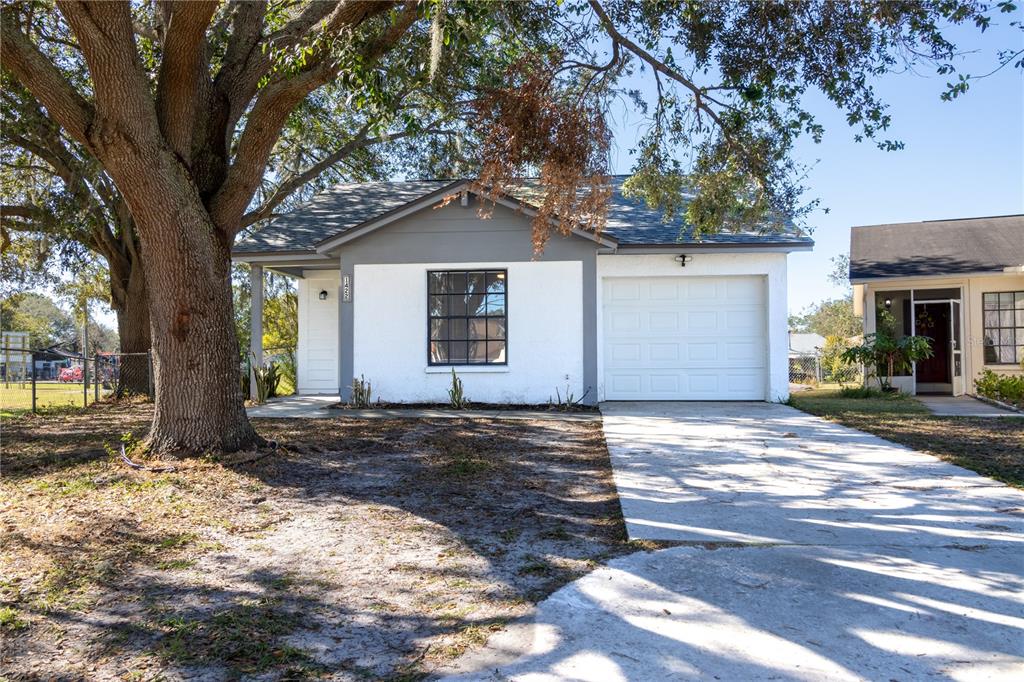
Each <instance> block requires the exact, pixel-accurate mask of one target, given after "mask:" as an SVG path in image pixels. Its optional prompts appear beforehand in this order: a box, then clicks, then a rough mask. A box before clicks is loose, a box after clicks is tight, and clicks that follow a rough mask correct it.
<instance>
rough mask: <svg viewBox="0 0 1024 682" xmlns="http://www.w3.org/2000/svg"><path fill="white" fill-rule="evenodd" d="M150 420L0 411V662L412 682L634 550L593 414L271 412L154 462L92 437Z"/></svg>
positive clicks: (148, 672) (52, 672) (79, 670)
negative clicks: (364, 416) (223, 451)
mask: <svg viewBox="0 0 1024 682" xmlns="http://www.w3.org/2000/svg"><path fill="white" fill-rule="evenodd" d="M149 416H150V415H149V411H148V407H147V406H145V405H133V406H131V407H130V408H129V409H120V410H118V409H114V408H109V407H106V406H104V407H97V408H93V409H90V410H89V411H88V412H85V413H82V414H78V415H60V416H55V417H49V418H33V417H24V418H19V419H15V420H5V422H4V425H3V439H4V455H5V461H4V479H3V482H2V483H0V486H2V491H0V492H2V494H3V501H2V503H0V504H2V511H3V519H4V525H3V528H2V531H3V538H2V539H3V543H4V547H5V552H4V554H3V557H2V558H0V573H2V575H3V576H4V578H3V583H2V585H0V590H2V591H0V599H2V602H3V603H2V604H0V627H2V628H3V632H4V636H5V640H7V646H5V648H4V652H3V659H2V667H3V673H5V674H7V675H9V676H11V677H19V676H28V677H30V676H32V675H45V676H65V677H69V678H75V677H88V678H97V677H109V678H115V677H121V676H127V675H132V676H139V675H141V676H143V677H145V676H152V675H167V674H170V675H195V674H212V675H215V676H221V675H222V676H228V677H231V676H236V675H242V674H250V673H252V674H260V673H262V674H266V675H268V676H269V677H268V679H286V678H287V679H290V678H296V677H303V676H307V677H309V676H312V677H316V676H317V675H320V674H321V673H322V672H323V671H324V670H331V671H334V673H335V674H337V673H338V671H342V672H343V674H344V675H351V676H353V677H359V676H363V677H366V678H372V679H377V678H388V677H396V676H397V677H399V678H402V677H404V678H415V677H418V676H421V675H423V674H425V673H427V672H429V671H430V670H432V669H434V668H435V667H436V666H437V665H439V664H441V663H444V662H446V661H448V660H449V659H450V658H452V657H454V656H456V655H459V654H461V653H462V652H463V651H465V649H466V648H468V647H472V646H477V645H479V644H481V643H482V642H483V641H484V640H485V639H486V637H487V636H488V635H489V634H490V633H491V632H492V631H493V630H495V629H500V628H501V627H502V626H503V624H504V623H505V622H507V621H508V620H509V619H510V618H515V617H517V616H519V615H522V614H524V613H525V612H526V611H527V610H528V609H529V608H530V606H531V604H532V603H533V602H535V601H537V600H539V599H541V598H543V597H544V596H546V595H547V594H550V593H551V592H552V591H553V590H554V589H557V588H558V587H559V586H561V585H563V584H565V582H567V581H569V580H571V579H573V578H575V577H577V576H579V575H581V574H583V573H585V572H587V571H589V570H591V569H592V568H593V566H595V565H596V561H598V560H601V559H603V558H605V557H607V556H610V555H612V554H616V553H619V552H624V551H627V550H628V549H629V546H628V545H627V543H625V534H624V529H623V526H622V520H621V515H620V511H619V506H618V500H617V498H616V496H615V490H614V485H613V483H612V480H611V472H610V467H609V462H608V455H607V451H606V449H605V446H604V441H603V436H602V434H601V430H600V425H599V424H595V423H579V422H558V421H544V422H540V421H538V422H527V421H501V420H469V419H466V420H461V419H455V420H449V419H444V420H434V421H430V420H354V419H347V418H344V417H342V418H339V419H330V420H266V421H262V422H260V423H258V428H259V430H260V431H261V432H262V433H263V434H264V435H266V436H267V437H269V438H273V439H275V440H277V441H279V442H280V443H281V444H282V445H283V446H284V447H283V449H282V451H281V452H279V453H277V454H275V455H272V456H269V457H266V458H264V459H262V460H259V461H257V462H253V463H249V464H243V465H235V466H227V465H224V464H222V463H219V462H217V461H213V460H202V459H199V460H192V461H188V462H182V463H177V464H176V466H177V470H176V471H173V472H166V473H154V472H147V471H139V470H133V469H130V468H128V467H126V466H124V465H123V464H122V463H120V462H119V461H118V460H117V459H116V458H112V457H111V456H110V455H109V454H108V452H107V451H106V450H105V448H104V444H105V443H106V444H107V445H115V444H116V443H117V441H118V439H119V437H120V435H121V434H122V433H125V432H127V433H130V434H133V437H141V436H143V435H144V433H145V428H146V425H147V423H148V419H149ZM345 671H347V672H345Z"/></svg>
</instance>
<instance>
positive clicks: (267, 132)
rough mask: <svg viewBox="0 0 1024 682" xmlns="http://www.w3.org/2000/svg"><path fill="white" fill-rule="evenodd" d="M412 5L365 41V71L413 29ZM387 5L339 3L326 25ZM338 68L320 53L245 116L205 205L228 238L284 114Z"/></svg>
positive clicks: (356, 19) (270, 88) (351, 23)
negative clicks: (231, 157)
mask: <svg viewBox="0 0 1024 682" xmlns="http://www.w3.org/2000/svg"><path fill="white" fill-rule="evenodd" d="M417 4H418V3H417V2H415V0H410V1H409V2H406V4H405V8H404V9H403V10H402V12H401V13H400V14H399V15H398V17H397V18H396V20H395V21H394V22H393V23H392V25H391V26H390V27H388V28H387V29H386V30H385V31H384V32H383V33H382V34H381V35H380V36H378V38H377V39H375V40H372V41H370V42H368V43H367V46H366V48H365V50H364V55H365V57H364V68H365V67H366V66H369V65H372V63H373V62H375V61H376V60H378V59H379V58H380V56H381V55H382V54H383V53H384V52H386V51H387V50H388V49H390V47H392V46H393V45H394V44H395V43H396V42H398V40H399V39H400V38H401V37H402V36H403V35H404V34H405V32H406V31H407V30H408V29H409V27H410V26H412V24H413V22H415V21H416V18H417V16H418V7H417ZM388 7H390V3H388V4H383V3H374V2H367V1H363V0H360V1H357V2H343V3H340V4H339V5H338V7H337V9H336V10H335V12H334V13H333V14H332V15H331V16H330V17H329V18H328V19H327V25H328V26H330V27H331V30H332V31H334V32H339V31H341V30H343V29H346V28H354V27H355V26H357V25H359V24H360V23H362V22H363V21H365V20H366V19H367V18H369V17H371V16H373V15H376V14H380V13H381V12H383V11H385V10H386V9H387V8H388ZM340 66H341V65H340V64H339V63H337V62H336V61H334V60H331V59H329V57H328V55H327V54H325V53H320V54H318V55H316V56H315V57H314V58H312V59H310V60H309V65H308V66H307V67H306V68H305V69H304V70H303V71H300V72H299V73H298V74H294V75H291V76H289V77H284V78H280V79H278V80H275V81H273V82H272V83H270V84H269V85H267V86H266V87H265V88H264V89H263V91H262V94H261V95H260V97H259V98H258V99H257V100H256V104H255V105H253V108H252V111H250V112H249V114H248V118H247V123H246V126H245V130H244V131H243V132H242V136H241V139H240V140H239V142H238V151H237V153H236V154H235V161H234V163H233V164H232V166H231V168H230V169H228V173H227V177H226V179H225V180H224V183H223V184H222V185H221V187H220V189H219V190H218V191H217V194H216V195H215V196H214V198H213V200H212V202H211V203H210V215H211V217H212V218H213V221H214V223H215V224H216V225H217V226H219V227H220V228H221V229H224V230H226V231H227V232H228V236H229V237H233V236H234V235H235V234H236V233H237V232H238V230H239V229H241V219H242V216H243V215H244V213H245V209H246V207H247V206H248V205H249V202H250V201H251V200H252V197H253V194H254V193H255V191H256V188H257V187H258V186H259V183H260V181H261V180H262V178H263V173H264V170H265V168H266V164H267V159H269V158H270V153H271V151H272V150H273V147H274V144H275V143H276V142H277V139H278V137H279V135H280V131H281V128H282V127H283V126H284V123H285V121H286V120H287V119H288V116H289V114H291V112H292V110H293V109H294V108H295V107H296V106H298V104H299V102H301V101H302V100H303V99H304V98H305V97H306V96H307V95H308V94H309V93H311V92H312V91H313V90H315V89H316V88H318V87H320V86H321V85H323V84H324V83H326V82H328V81H329V80H330V79H331V78H333V77H334V75H335V74H337V72H338V69H339V68H340Z"/></svg>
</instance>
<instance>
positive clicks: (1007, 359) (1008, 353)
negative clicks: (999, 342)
mask: <svg viewBox="0 0 1024 682" xmlns="http://www.w3.org/2000/svg"><path fill="white" fill-rule="evenodd" d="M998 348H999V362H1001V363H1011V362H1013V360H1014V358H1013V355H1014V353H1013V346H998Z"/></svg>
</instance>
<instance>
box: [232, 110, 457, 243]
mask: <svg viewBox="0 0 1024 682" xmlns="http://www.w3.org/2000/svg"><path fill="white" fill-rule="evenodd" d="M369 129H370V126H369V124H367V125H364V126H363V127H362V128H361V129H360V130H359V132H358V133H357V134H356V137H355V138H353V139H352V140H349V141H348V142H346V143H345V144H344V145H342V146H341V147H340V148H339V149H337V150H335V151H334V152H331V153H330V154H328V155H327V156H325V157H324V158H322V159H320V160H319V161H317V162H316V163H314V164H313V165H312V166H310V167H309V168H307V169H306V170H304V171H302V172H301V173H296V174H295V175H292V176H290V177H289V178H287V179H286V180H285V181H284V182H282V183H281V184H280V185H278V186H277V188H275V189H274V193H273V194H272V195H270V197H269V198H268V199H267V200H266V201H264V202H263V203H262V204H261V205H260V206H259V207H258V208H256V209H255V210H252V211H249V212H248V213H246V214H245V215H244V216H242V225H241V226H242V227H243V228H245V227H249V226H250V225H252V224H254V223H257V222H259V221H261V220H266V219H267V218H270V217H272V215H273V212H274V209H275V208H277V207H278V206H280V205H281V203H282V202H284V201H285V200H286V199H288V197H290V196H291V195H292V194H294V193H295V192H296V191H298V190H299V189H300V188H301V187H302V186H303V185H305V184H306V183H307V182H310V181H311V180H314V179H316V178H317V177H318V176H319V175H320V174H321V173H323V172H324V171H327V170H328V169H330V168H331V167H332V166H335V165H337V164H338V163H340V162H341V161H344V160H345V159H346V158H348V157H349V156H351V155H352V154H354V153H355V152H357V151H359V150H360V149H366V148H367V147H371V146H373V145H375V144H380V143H381V142H393V141H395V140H401V139H403V138H406V137H409V136H410V135H411V133H407V132H402V133H395V134H394V135H383V136H381V137H367V136H366V135H367V133H368V132H369ZM421 133H427V134H429V133H433V134H444V133H448V134H450V131H444V130H438V129H433V125H431V126H427V128H426V129H424V130H423V131H421Z"/></svg>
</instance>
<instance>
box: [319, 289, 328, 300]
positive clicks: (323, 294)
mask: <svg viewBox="0 0 1024 682" xmlns="http://www.w3.org/2000/svg"><path fill="white" fill-rule="evenodd" d="M320 300H321V301H326V300H327V289H321V290H320Z"/></svg>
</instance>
